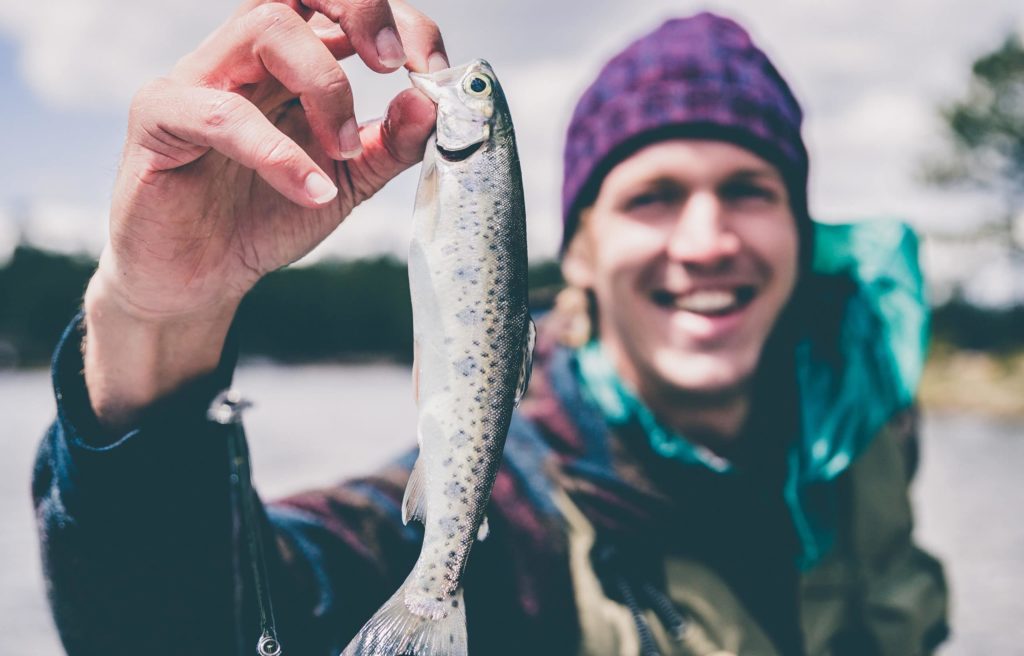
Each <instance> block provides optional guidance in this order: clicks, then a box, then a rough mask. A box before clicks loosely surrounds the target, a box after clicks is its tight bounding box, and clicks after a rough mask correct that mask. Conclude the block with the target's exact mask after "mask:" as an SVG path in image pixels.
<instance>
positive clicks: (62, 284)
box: [0, 246, 561, 368]
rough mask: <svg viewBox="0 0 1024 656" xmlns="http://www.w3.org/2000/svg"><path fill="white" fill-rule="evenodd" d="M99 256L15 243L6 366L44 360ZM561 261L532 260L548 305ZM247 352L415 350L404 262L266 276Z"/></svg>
mask: <svg viewBox="0 0 1024 656" xmlns="http://www.w3.org/2000/svg"><path fill="white" fill-rule="evenodd" d="M95 266H96V263H95V261H94V260H91V259H88V258H81V257H69V256H65V255H57V254H53V253H48V252H45V251H40V250H36V249H33V248H30V247H27V246H19V247H18V248H17V249H16V250H15V251H14V255H13V257H12V258H11V259H10V260H9V261H8V263H7V264H6V265H5V266H2V267H0V368H4V367H10V366H15V365H17V366H39V365H42V364H45V363H46V362H47V361H48V360H49V358H50V355H51V354H52V352H53V348H54V346H55V345H56V343H57V340H58V339H59V338H60V334H61V332H62V331H63V329H64V328H65V326H67V323H68V321H69V320H70V319H71V317H72V316H73V315H74V313H75V312H76V311H77V310H78V308H79V307H80V306H81V303H82V295H83V293H84V291H85V286H86V283H87V282H88V280H89V276H90V275H91V274H92V272H93V269H94V268H95ZM560 285H561V273H560V271H559V268H558V265H557V263H554V262H544V263H540V264H538V265H535V266H533V267H531V269H530V288H531V303H533V305H534V307H536V308H545V307H546V306H548V305H550V299H552V298H553V291H552V290H554V289H557V288H558V287H559V286H560ZM236 329H237V330H238V335H239V341H240V345H241V349H242V352H243V354H244V355H249V356H254V355H255V356H265V357H270V358H273V359H275V360H280V361H286V362H295V361H308V360H330V359H344V360H355V359H366V358H387V359H392V360H399V361H409V360H411V358H412V308H411V306H410V304H409V280H408V274H407V272H406V268H405V264H404V263H403V262H399V261H397V260H395V259H390V258H382V259H368V260H357V261H351V262H323V263H320V264H317V265H315V266H310V267H292V268H285V269H282V270H280V271H277V272H275V273H272V274H270V275H269V276H267V277H266V278H264V279H263V280H262V281H260V283H259V284H257V285H256V287H255V288H254V289H253V290H252V291H251V292H250V293H249V295H248V296H246V298H245V300H244V301H243V302H242V306H241V307H240V308H239V311H238V318H237V325H236Z"/></svg>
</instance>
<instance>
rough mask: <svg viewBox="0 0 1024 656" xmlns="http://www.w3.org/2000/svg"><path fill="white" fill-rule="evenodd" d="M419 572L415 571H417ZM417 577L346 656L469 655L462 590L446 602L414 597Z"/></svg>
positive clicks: (360, 635) (350, 646) (386, 606)
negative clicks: (413, 592)
mask: <svg viewBox="0 0 1024 656" xmlns="http://www.w3.org/2000/svg"><path fill="white" fill-rule="evenodd" d="M415 571H416V570H415V569H414V570H413V572H415ZM412 577H413V575H412V574H410V575H409V578H407V579H406V580H405V583H403V584H402V587H400V588H399V589H398V592H396V593H395V594H393V595H392V596H391V598H390V599H388V600H387V602H385V604H384V605H383V606H381V608H380V610H378V611H377V612H376V613H375V614H374V616H373V617H371V618H370V621H369V622H367V623H366V625H365V626H364V627H363V628H362V630H360V631H359V633H357V634H356V637H354V638H352V642H350V643H349V644H348V647H345V651H343V652H342V656H391V655H392V654H407V655H408V656H466V653H467V647H466V604H465V602H464V601H463V596H462V588H459V589H458V590H456V591H455V595H454V596H452V597H451V598H449V599H447V600H445V601H437V599H436V598H434V597H422V596H419V595H413V594H411V592H412V590H413V586H414V583H413V578H412Z"/></svg>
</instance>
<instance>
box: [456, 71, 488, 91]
mask: <svg viewBox="0 0 1024 656" xmlns="http://www.w3.org/2000/svg"><path fill="white" fill-rule="evenodd" d="M462 88H463V89H465V90H466V93H468V94H469V95H471V96H480V97H483V96H489V95H491V88H492V85H491V80H490V78H488V77H487V76H486V75H481V74H479V73H477V74H474V75H470V76H468V77H467V78H466V81H465V82H463V83H462Z"/></svg>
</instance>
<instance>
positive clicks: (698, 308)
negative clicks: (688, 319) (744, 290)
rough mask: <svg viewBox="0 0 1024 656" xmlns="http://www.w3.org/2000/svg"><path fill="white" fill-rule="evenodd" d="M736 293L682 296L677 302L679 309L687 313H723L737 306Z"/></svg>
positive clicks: (713, 292) (698, 293)
mask: <svg viewBox="0 0 1024 656" xmlns="http://www.w3.org/2000/svg"><path fill="white" fill-rule="evenodd" d="M736 300H737V299H736V293H735V292H730V291H724V290H717V289H716V290H707V291H700V292H693V293H692V294H687V295H686V296H680V297H678V298H676V300H675V306H676V308H677V309H680V310H686V311H687V312H703V313H710V312H722V311H723V310H727V309H729V308H731V307H732V306H734V305H736Z"/></svg>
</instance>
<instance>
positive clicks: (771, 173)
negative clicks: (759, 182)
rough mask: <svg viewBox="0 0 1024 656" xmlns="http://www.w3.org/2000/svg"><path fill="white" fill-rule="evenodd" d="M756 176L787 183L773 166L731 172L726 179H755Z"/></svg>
mask: <svg viewBox="0 0 1024 656" xmlns="http://www.w3.org/2000/svg"><path fill="white" fill-rule="evenodd" d="M756 178H766V179H768V180H773V181H776V182H779V183H780V184H784V183H785V181H784V180H783V178H782V174H781V173H779V172H778V171H776V170H775V169H773V168H756V169H755V168H750V169H740V170H738V171H734V172H732V173H730V174H729V175H728V176H726V178H725V179H726V181H730V182H731V181H734V180H753V179H756Z"/></svg>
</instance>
